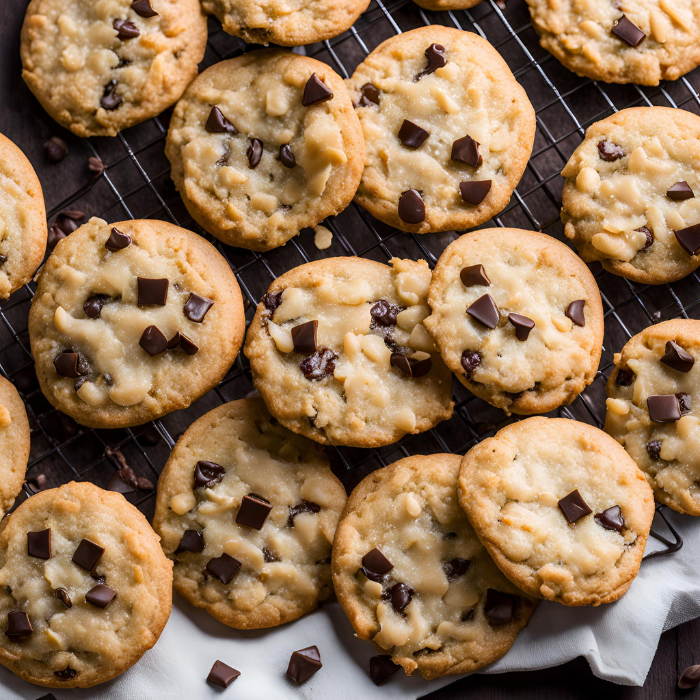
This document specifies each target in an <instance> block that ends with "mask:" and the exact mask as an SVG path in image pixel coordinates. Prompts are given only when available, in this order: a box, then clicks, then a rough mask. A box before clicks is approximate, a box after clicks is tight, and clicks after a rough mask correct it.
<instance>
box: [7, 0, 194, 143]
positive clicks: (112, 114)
mask: <svg viewBox="0 0 700 700" xmlns="http://www.w3.org/2000/svg"><path fill="white" fill-rule="evenodd" d="M206 43H207V21H206V17H205V16H204V14H203V13H202V9H201V7H200V5H199V2H198V0H178V1H177V2H173V1H172V0H138V1H136V2H134V1H133V0H110V1H109V2H94V0H32V2H30V3H29V7H28V8H27V13H26V15H25V18H24V25H23V27H22V36H21V43H20V53H21V55H22V67H23V70H22V77H23V78H24V81H25V82H26V83H27V85H28V86H29V88H30V90H31V91H32V92H33V93H34V95H35V97H36V98H37V99H38V100H39V102H40V103H41V105H42V107H44V109H45V110H46V111H47V112H48V113H49V114H50V115H51V116H52V117H53V118H54V119H55V120H56V121H57V122H58V123H59V124H61V125H62V126H65V127H66V128H67V129H70V130H71V131H72V132H73V133H74V134H77V135H78V136H84V137H85V136H116V134H117V133H118V132H119V131H121V130H122V129H126V128H127V127H130V126H133V125H134V124H138V123H139V122H142V121H144V120H145V119H150V118H151V117H155V116H157V115H158V114H160V113H161V112H162V111H163V110H164V109H166V108H167V107H169V106H170V105H172V104H173V103H174V102H176V101H177V100H178V99H179V97H180V96H181V95H182V93H183V92H184V90H185V88H186V87H187V85H188V84H189V83H190V81H191V80H192V79H193V78H194V77H195V76H196V75H197V64H198V63H199V62H200V61H201V60H202V58H203V57H204V49H205V47H206Z"/></svg>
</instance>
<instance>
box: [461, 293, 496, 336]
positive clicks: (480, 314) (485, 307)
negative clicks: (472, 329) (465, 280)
mask: <svg viewBox="0 0 700 700" xmlns="http://www.w3.org/2000/svg"><path fill="white" fill-rule="evenodd" d="M467 314H469V316H471V317H472V318H473V319H475V320H477V321H479V323H483V324H484V325H485V326H486V327H487V328H491V329H493V328H495V327H496V326H497V325H498V321H499V319H500V318H501V315H500V312H499V310H498V307H497V306H496V302H495V301H494V300H493V297H492V296H491V295H490V294H484V296H482V297H479V298H478V299H477V300H476V301H475V302H474V303H473V304H472V305H471V306H469V307H467Z"/></svg>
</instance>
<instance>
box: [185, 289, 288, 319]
mask: <svg viewBox="0 0 700 700" xmlns="http://www.w3.org/2000/svg"><path fill="white" fill-rule="evenodd" d="M281 293H282V292H280V294H281ZM212 306H214V300H213V299H207V298H206V297H200V296H199V294H194V293H193V294H190V296H189V297H188V299H187V301H186V302H185V306H184V307H183V309H182V311H183V313H184V314H185V316H187V318H189V319H190V321H194V322H195V323H202V321H204V317H205V316H206V315H207V312H208V311H209V309H211V307H212Z"/></svg>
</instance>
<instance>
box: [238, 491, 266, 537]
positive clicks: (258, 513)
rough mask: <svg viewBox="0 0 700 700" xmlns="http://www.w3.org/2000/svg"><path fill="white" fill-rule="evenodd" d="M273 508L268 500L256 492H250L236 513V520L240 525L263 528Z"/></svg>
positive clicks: (257, 528) (244, 497)
mask: <svg viewBox="0 0 700 700" xmlns="http://www.w3.org/2000/svg"><path fill="white" fill-rule="evenodd" d="M271 510H272V505H271V504H270V502H269V501H268V500H266V499H264V498H263V497H262V496H258V495H256V494H254V493H249V494H248V495H247V496H243V500H242V501H241V506H240V508H239V509H238V513H237V514H236V522H237V523H238V524H239V525H245V526H246V527H252V528H254V529H256V530H261V529H262V526H263V525H264V524H265V519H266V518H267V516H268V515H269V514H270V511H271Z"/></svg>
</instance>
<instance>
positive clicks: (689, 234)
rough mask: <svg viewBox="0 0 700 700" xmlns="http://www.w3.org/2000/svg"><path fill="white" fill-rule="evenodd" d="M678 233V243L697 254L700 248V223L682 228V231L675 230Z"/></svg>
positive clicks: (689, 251)
mask: <svg viewBox="0 0 700 700" xmlns="http://www.w3.org/2000/svg"><path fill="white" fill-rule="evenodd" d="M673 233H674V234H675V235H676V240H677V241H678V245H679V246H680V247H681V248H683V250H684V251H685V252H686V253H688V255H695V254H696V253H697V252H698V250H700V224H695V225H694V226H688V228H682V229H681V230H680V231H674V232H673Z"/></svg>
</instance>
